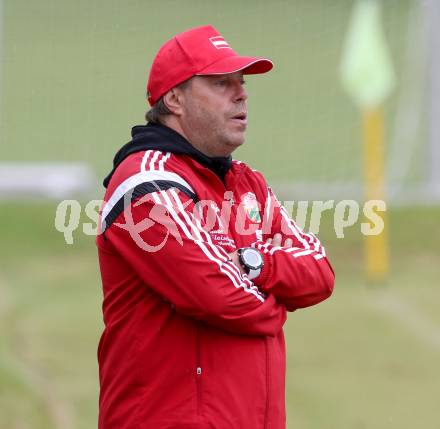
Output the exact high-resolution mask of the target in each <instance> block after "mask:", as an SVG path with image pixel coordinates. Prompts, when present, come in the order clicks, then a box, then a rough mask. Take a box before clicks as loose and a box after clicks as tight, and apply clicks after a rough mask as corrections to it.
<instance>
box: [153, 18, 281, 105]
mask: <svg viewBox="0 0 440 429" xmlns="http://www.w3.org/2000/svg"><path fill="white" fill-rule="evenodd" d="M272 67H273V63H272V61H271V60H269V59H267V58H257V57H242V56H240V55H238V54H237V53H236V52H235V51H234V50H233V49H232V48H231V47H230V46H229V43H228V42H227V41H226V40H225V39H224V38H223V36H222V35H221V34H220V33H219V32H218V31H217V30H216V29H215V28H214V27H212V26H211V25H205V26H203V27H197V28H193V29H191V30H187V31H184V32H183V33H180V34H177V35H176V36H174V37H173V38H172V39H171V40H169V41H168V42H166V43H165V44H164V45H163V46H162V47H161V48H160V49H159V52H158V53H157V55H156V57H155V58H154V61H153V65H152V66H151V70H150V77H149V79H148V84H147V96H148V102H149V103H150V105H151V106H153V104H154V103H156V101H157V100H159V99H160V97H162V96H163V95H164V94H166V93H167V92H168V91H169V90H170V89H171V88H174V87H175V86H176V85H178V84H179V83H182V82H184V81H185V80H187V79H189V78H190V77H193V76H196V75H197V76H204V75H216V74H227V73H234V72H238V71H242V72H243V73H244V74H259V73H266V72H268V71H269V70H270V69H272Z"/></svg>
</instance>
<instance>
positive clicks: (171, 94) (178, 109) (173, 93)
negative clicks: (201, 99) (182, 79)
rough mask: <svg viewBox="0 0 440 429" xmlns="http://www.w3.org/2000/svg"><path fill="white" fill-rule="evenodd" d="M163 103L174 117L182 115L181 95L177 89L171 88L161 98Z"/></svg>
mask: <svg viewBox="0 0 440 429" xmlns="http://www.w3.org/2000/svg"><path fill="white" fill-rule="evenodd" d="M163 101H164V103H165V106H167V107H168V109H169V110H170V111H171V112H172V113H173V114H174V115H177V116H180V115H181V114H182V101H183V94H182V91H180V90H179V88H171V89H170V90H169V91H168V92H167V93H166V94H165V95H164V96H163Z"/></svg>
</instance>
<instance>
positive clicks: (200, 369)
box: [197, 366, 202, 375]
mask: <svg viewBox="0 0 440 429" xmlns="http://www.w3.org/2000/svg"><path fill="white" fill-rule="evenodd" d="M201 374H202V368H200V366H198V367H197V375H201Z"/></svg>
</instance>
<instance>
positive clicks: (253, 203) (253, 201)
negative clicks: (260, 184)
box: [242, 192, 261, 223]
mask: <svg viewBox="0 0 440 429" xmlns="http://www.w3.org/2000/svg"><path fill="white" fill-rule="evenodd" d="M242 201H243V205H244V210H245V212H246V214H247V217H248V218H249V219H250V220H251V221H252V222H255V223H260V222H261V216H260V209H259V207H258V201H257V197H256V196H255V194H254V193H253V192H248V193H246V194H244V196H243V197H242Z"/></svg>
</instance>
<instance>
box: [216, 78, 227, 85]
mask: <svg viewBox="0 0 440 429" xmlns="http://www.w3.org/2000/svg"><path fill="white" fill-rule="evenodd" d="M215 84H216V85H217V86H225V85H226V84H227V80H226V79H222V80H218V81H217V82H216V83H215Z"/></svg>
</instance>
